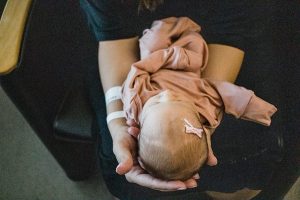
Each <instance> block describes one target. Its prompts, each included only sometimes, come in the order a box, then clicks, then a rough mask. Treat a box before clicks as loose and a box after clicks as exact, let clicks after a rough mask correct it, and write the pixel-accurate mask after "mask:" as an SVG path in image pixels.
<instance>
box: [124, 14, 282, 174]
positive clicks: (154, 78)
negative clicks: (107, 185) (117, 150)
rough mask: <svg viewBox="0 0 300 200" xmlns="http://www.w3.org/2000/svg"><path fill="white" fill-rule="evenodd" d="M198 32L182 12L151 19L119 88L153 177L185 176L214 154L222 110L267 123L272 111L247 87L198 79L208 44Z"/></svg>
mask: <svg viewBox="0 0 300 200" xmlns="http://www.w3.org/2000/svg"><path fill="white" fill-rule="evenodd" d="M199 32H200V26H199V25H197V24H196V23H194V22H193V21H192V20H190V19H189V18H186V17H180V18H175V17H171V18H167V19H163V20H159V21H155V22H154V23H153V24H152V27H151V29H146V30H145V31H144V33H143V37H142V38H141V39H140V50H141V60H140V61H138V62H136V63H134V64H133V65H132V67H131V70H130V72H129V74H128V76H127V79H126V81H125V82H124V84H123V87H122V101H123V103H124V111H125V115H126V118H127V119H128V120H134V121H135V122H136V123H137V124H138V125H139V127H140V133H139V135H138V136H136V137H137V139H138V146H139V151H138V153H139V162H140V165H141V166H142V167H143V168H144V169H145V170H146V171H148V172H149V173H150V174H152V175H153V176H155V177H158V178H162V179H166V180H187V179H188V178H190V177H192V176H193V175H194V174H196V173H197V172H198V171H199V169H200V168H201V166H202V165H203V164H204V163H206V162H207V160H210V159H213V158H214V155H213V153H212V149H211V143H210V136H211V134H212V132H213V130H214V129H215V128H216V127H217V126H218V125H219V124H220V121H221V118H222V114H223V112H224V111H225V112H226V113H228V114H232V115H234V116H235V117H237V118H242V119H245V120H251V121H254V122H257V123H260V124H263V125H266V126H269V125H270V123H271V116H272V115H273V114H274V113H275V112H276V110H277V109H276V108H275V107H274V106H273V105H272V104H269V103H268V102H266V101H264V100H262V99H260V98H259V97H257V96H255V95H254V93H253V92H252V91H251V90H247V89H245V88H243V87H239V86H236V85H234V84H231V83H228V82H224V81H216V80H209V79H205V78H201V72H202V71H203V70H204V69H205V67H206V65H207V61H208V48H207V44H206V42H205V41H204V39H203V38H202V37H201V35H200V34H199Z"/></svg>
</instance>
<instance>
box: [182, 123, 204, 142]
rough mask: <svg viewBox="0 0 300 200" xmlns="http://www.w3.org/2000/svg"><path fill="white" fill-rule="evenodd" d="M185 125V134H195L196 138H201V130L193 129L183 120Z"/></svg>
mask: <svg viewBox="0 0 300 200" xmlns="http://www.w3.org/2000/svg"><path fill="white" fill-rule="evenodd" d="M183 120H184V122H185V124H184V127H185V132H186V133H193V134H196V135H197V136H198V137H200V138H202V133H203V129H202V128H196V127H194V126H193V125H192V124H191V123H190V122H189V121H188V120H187V119H183Z"/></svg>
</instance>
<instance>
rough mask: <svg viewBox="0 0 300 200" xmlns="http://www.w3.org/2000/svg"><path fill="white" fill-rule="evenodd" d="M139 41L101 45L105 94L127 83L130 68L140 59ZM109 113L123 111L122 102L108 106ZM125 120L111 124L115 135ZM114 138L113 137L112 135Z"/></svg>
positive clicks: (101, 65)
mask: <svg viewBox="0 0 300 200" xmlns="http://www.w3.org/2000/svg"><path fill="white" fill-rule="evenodd" d="M138 52H139V51H138V39H137V38H129V39H123V40H114V41H104V42H100V43H99V54H98V58H99V71H100V77H101V83H102V87H103V90H104V92H106V91H107V90H108V89H110V88H111V87H114V86H121V85H122V84H123V82H124V81H125V79H126V77H127V74H128V72H129V70H130V66H131V65H132V64H133V63H134V62H136V61H137V60H138V59H139V56H138ZM106 108H107V113H108V114H109V113H111V112H115V111H120V110H123V104H122V101H121V100H116V101H113V102H111V103H110V104H109V105H107V107H106ZM124 124H125V119H116V120H113V121H111V122H110V124H109V129H110V132H111V133H112V134H113V133H114V132H116V131H112V129H114V128H117V127H118V125H124ZM112 136H113V135H112Z"/></svg>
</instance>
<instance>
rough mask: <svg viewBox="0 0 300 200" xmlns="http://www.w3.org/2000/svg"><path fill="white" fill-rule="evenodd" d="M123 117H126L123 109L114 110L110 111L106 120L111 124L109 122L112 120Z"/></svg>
mask: <svg viewBox="0 0 300 200" xmlns="http://www.w3.org/2000/svg"><path fill="white" fill-rule="evenodd" d="M123 117H124V118H125V112H124V111H123V110H122V111H116V112H112V113H109V115H107V117H106V122H107V124H109V122H110V121H111V120H114V119H118V118H123Z"/></svg>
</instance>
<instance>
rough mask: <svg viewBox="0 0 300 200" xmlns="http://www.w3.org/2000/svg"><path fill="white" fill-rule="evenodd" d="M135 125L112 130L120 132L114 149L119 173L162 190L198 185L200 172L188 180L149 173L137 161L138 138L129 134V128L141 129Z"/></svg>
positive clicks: (129, 180)
mask: <svg viewBox="0 0 300 200" xmlns="http://www.w3.org/2000/svg"><path fill="white" fill-rule="evenodd" d="M135 127H136V128H133V127H129V128H128V126H119V127H115V128H114V130H112V131H117V132H118V134H114V135H116V137H114V138H113V151H114V154H115V156H116V158H117V160H118V162H119V165H118V166H117V168H116V172H117V173H118V174H120V175H125V177H126V179H127V181H128V182H130V183H136V184H138V185H141V186H144V187H147V188H151V189H155V190H160V191H175V190H184V189H187V188H194V187H196V186H197V182H196V179H199V175H198V174H197V175H195V176H194V177H192V178H190V179H189V180H187V181H166V180H161V179H158V178H155V177H153V176H151V175H150V174H148V173H147V172H146V171H145V170H144V169H143V168H142V167H141V166H140V165H139V163H138V162H137V153H136V152H137V148H136V147H137V140H136V139H135V138H134V137H132V135H130V134H128V131H129V130H131V131H139V129H138V128H137V126H135Z"/></svg>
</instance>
